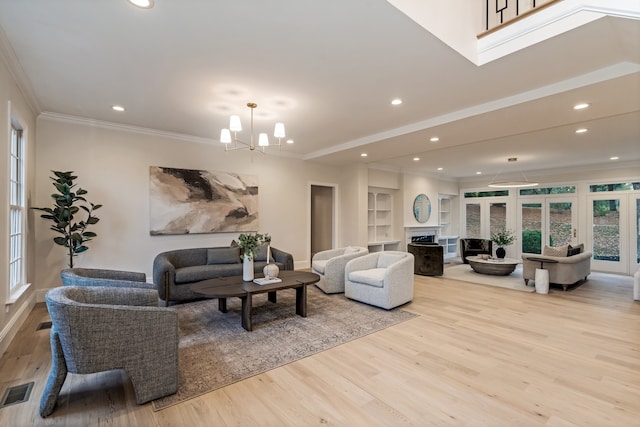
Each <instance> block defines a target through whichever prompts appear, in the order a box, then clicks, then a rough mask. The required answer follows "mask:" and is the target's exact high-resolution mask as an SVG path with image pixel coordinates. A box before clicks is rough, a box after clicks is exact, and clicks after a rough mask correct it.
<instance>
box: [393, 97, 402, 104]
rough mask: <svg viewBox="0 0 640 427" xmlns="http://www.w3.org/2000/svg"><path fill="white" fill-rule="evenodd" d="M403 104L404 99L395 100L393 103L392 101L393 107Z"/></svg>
mask: <svg viewBox="0 0 640 427" xmlns="http://www.w3.org/2000/svg"><path fill="white" fill-rule="evenodd" d="M400 104H402V99H398V98H396V99H394V100H393V101H391V105H400Z"/></svg>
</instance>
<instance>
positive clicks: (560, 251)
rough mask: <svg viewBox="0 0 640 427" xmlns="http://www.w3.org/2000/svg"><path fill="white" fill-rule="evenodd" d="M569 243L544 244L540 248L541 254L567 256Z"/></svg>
mask: <svg viewBox="0 0 640 427" xmlns="http://www.w3.org/2000/svg"><path fill="white" fill-rule="evenodd" d="M568 251H569V245H562V246H555V247H554V246H545V247H544V248H543V249H542V256H564V257H566V256H567V252H568Z"/></svg>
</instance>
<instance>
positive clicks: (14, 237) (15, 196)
mask: <svg viewBox="0 0 640 427" xmlns="http://www.w3.org/2000/svg"><path fill="white" fill-rule="evenodd" d="M10 162H11V165H10V173H11V176H10V177H9V186H10V189H9V194H10V203H9V295H13V294H15V293H16V291H17V290H18V289H19V288H20V287H22V286H23V285H25V275H24V245H25V235H24V230H25V225H24V223H25V220H26V217H27V216H26V212H25V211H26V206H25V197H24V193H25V188H24V177H25V173H24V167H25V159H24V139H23V132H22V129H21V128H20V126H18V125H17V124H15V123H12V124H11V153H10Z"/></svg>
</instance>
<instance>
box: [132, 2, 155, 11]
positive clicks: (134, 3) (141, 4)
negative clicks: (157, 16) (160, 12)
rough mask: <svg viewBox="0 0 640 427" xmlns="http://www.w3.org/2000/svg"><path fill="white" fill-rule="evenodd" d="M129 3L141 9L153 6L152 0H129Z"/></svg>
mask: <svg viewBox="0 0 640 427" xmlns="http://www.w3.org/2000/svg"><path fill="white" fill-rule="evenodd" d="M129 3H131V4H132V5H134V6H138V7H141V8H143V9H151V8H152V7H153V0H129Z"/></svg>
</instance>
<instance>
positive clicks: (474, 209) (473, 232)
mask: <svg viewBox="0 0 640 427" xmlns="http://www.w3.org/2000/svg"><path fill="white" fill-rule="evenodd" d="M465 215H466V226H467V230H466V231H467V232H466V235H465V237H471V238H480V237H482V236H481V231H480V224H481V223H480V203H467V204H466V213H465Z"/></svg>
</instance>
